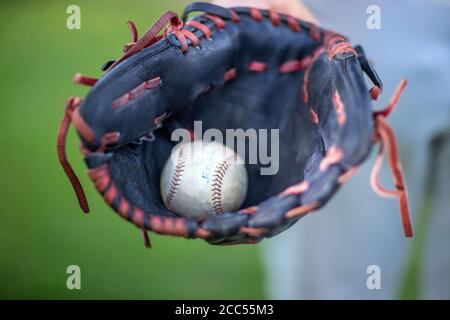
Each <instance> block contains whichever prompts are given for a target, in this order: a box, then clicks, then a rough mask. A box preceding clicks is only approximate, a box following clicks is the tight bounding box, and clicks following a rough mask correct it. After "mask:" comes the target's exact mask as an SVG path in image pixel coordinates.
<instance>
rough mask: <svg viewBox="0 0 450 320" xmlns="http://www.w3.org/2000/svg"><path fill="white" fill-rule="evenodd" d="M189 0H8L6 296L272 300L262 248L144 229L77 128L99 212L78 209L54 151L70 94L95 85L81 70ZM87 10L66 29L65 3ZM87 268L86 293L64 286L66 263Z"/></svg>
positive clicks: (81, 170)
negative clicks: (110, 203)
mask: <svg viewBox="0 0 450 320" xmlns="http://www.w3.org/2000/svg"><path fill="white" fill-rule="evenodd" d="M186 3H187V1H175V0H169V1H158V2H157V1H150V0H145V1H144V0H142V1H106V0H95V1H93V0H82V1H74V0H71V1H65V0H62V1H42V0H41V1H6V0H2V1H1V2H0V75H1V77H0V90H1V96H0V101H1V108H0V115H1V116H0V126H1V128H2V134H1V135H0V145H1V146H2V151H1V157H0V159H1V160H0V161H1V163H0V176H1V179H2V182H1V186H0V188H1V189H0V197H1V209H0V210H1V221H0V298H11V299H15V298H39V299H47V298H59V299H87V298H99V299H113V298H123V299H144V298H145V299H147V298H152V299H172V298H173V299H175V298H180V299H189V298H191V299H196V298H224V299H227V298H235V299H240V298H254V299H257V298H263V297H264V296H263V283H264V281H263V274H262V268H261V265H260V261H259V256H258V251H259V249H260V246H258V245H257V246H229V247H214V246H210V245H208V244H206V243H205V242H203V241H200V240H184V239H177V238H171V237H163V236H155V235H154V234H151V238H152V243H153V246H154V248H153V249H152V250H147V249H145V248H144V246H143V244H142V241H141V237H140V234H139V232H138V230H137V229H136V228H135V227H133V226H132V225H131V224H129V223H126V222H124V221H123V220H121V219H120V218H119V217H117V216H116V214H115V213H113V211H112V210H111V209H110V208H109V207H107V206H106V205H105V204H104V202H103V200H102V198H101V197H100V195H99V194H97V192H96V191H95V190H94V188H93V186H92V183H91V181H90V180H89V179H88V178H87V174H86V169H85V166H84V163H83V161H82V156H81V155H80V153H79V152H78V140H77V138H76V136H75V134H74V130H73V129H72V130H71V131H70V134H69V138H68V145H67V149H68V156H69V159H71V162H72V164H73V166H74V169H75V171H76V172H77V173H78V174H79V176H80V178H81V181H82V183H83V185H84V186H85V190H86V191H87V197H88V199H89V200H90V206H91V213H90V214H88V215H84V214H83V213H82V212H81V210H80V209H79V208H78V205H77V202H76V199H75V196H74V194H73V192H72V189H71V187H70V184H69V182H68V180H67V178H66V177H65V175H64V173H63V171H62V169H61V168H60V166H59V163H58V161H57V157H56V133H57V129H58V125H59V121H60V120H61V118H62V115H63V108H64V101H65V99H66V97H68V96H69V95H81V96H84V95H86V93H87V89H86V88H83V87H81V86H77V85H75V84H73V83H72V82H71V78H72V76H73V75H74V74H75V73H76V72H82V73H84V74H87V75H91V76H99V75H101V71H100V67H101V65H102V64H103V63H104V62H105V61H107V60H110V59H115V58H117V57H118V56H120V54H121V48H122V45H123V44H125V43H126V42H128V41H129V40H130V35H129V31H128V28H127V27H126V25H125V22H126V21H127V20H129V19H131V20H133V21H135V22H136V24H137V26H138V28H139V31H140V34H142V33H143V32H145V30H146V29H147V28H148V27H149V26H150V25H151V24H152V23H153V22H154V21H155V20H156V19H157V18H158V17H159V15H160V14H161V13H163V12H164V11H165V10H167V9H169V8H170V9H172V10H176V11H177V12H178V13H181V10H182V8H183V7H184V5H185V4H186ZM71 4H77V5H79V6H80V7H81V30H68V29H67V28H66V18H67V14H66V8H67V6H68V5H71ZM72 264H75V265H78V266H80V268H81V276H82V277H81V279H82V280H81V286H82V289H81V290H72V291H71V290H68V289H67V288H66V278H67V276H68V275H67V274H66V268H67V266H69V265H72Z"/></svg>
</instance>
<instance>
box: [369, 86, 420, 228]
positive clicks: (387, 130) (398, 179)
mask: <svg viewBox="0 0 450 320" xmlns="http://www.w3.org/2000/svg"><path fill="white" fill-rule="evenodd" d="M406 84H407V82H406V80H405V79H403V80H402V81H401V82H400V84H399V86H398V87H397V89H396V91H395V93H394V95H393V96H392V98H391V100H390V102H389V104H388V105H387V106H386V107H385V108H384V109H383V110H380V111H375V112H374V113H373V116H374V120H375V139H376V141H378V142H379V143H380V148H379V150H378V154H377V157H376V160H375V163H374V165H373V169H372V174H371V176H370V183H371V185H372V188H373V189H374V191H375V192H376V193H378V194H379V195H380V196H382V197H391V198H392V197H393V198H397V201H398V205H399V208H400V215H401V219H402V225H403V230H404V233H405V236H406V237H412V236H413V230H412V226H411V221H410V211H409V205H408V193H407V190H406V185H405V181H404V177H403V170H402V167H401V165H400V160H399V155H398V147H397V141H396V139H395V135H394V132H393V130H392V128H391V127H390V126H389V125H388V124H387V122H386V120H385V119H386V117H387V116H389V114H390V113H391V112H392V111H393V110H394V108H395V107H396V105H397V103H398V100H399V99H400V96H401V94H402V92H403V90H404V89H405V87H406ZM385 148H387V156H388V160H389V168H390V171H391V175H392V179H393V181H394V186H395V190H389V189H386V188H384V187H383V186H382V185H381V183H380V181H379V179H378V175H379V172H380V168H381V164H382V162H383V156H384V151H385Z"/></svg>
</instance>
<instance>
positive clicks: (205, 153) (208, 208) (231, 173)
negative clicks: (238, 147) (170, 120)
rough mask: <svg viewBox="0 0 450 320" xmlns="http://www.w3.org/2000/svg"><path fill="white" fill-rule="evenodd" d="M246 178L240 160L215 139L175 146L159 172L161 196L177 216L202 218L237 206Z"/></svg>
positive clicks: (237, 207) (242, 194)
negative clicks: (214, 140)
mask: <svg viewBox="0 0 450 320" xmlns="http://www.w3.org/2000/svg"><path fill="white" fill-rule="evenodd" d="M247 184H248V177H247V171H246V169H245V164H244V162H243V161H242V159H241V158H240V157H239V156H238V155H237V154H236V153H235V152H234V151H233V150H231V149H230V148H228V147H226V146H224V145H223V144H221V143H217V142H203V141H201V140H197V141H194V142H186V143H181V144H179V145H177V146H175V147H174V148H173V150H172V154H171V156H170V157H169V159H168V160H167V162H166V164H165V165H164V168H163V171H162V173H161V183H160V187H161V196H162V199H163V202H164V204H165V205H166V207H167V208H168V209H170V210H171V211H174V212H176V213H178V214H179V215H182V216H185V217H190V218H194V219H197V220H201V219H204V218H205V217H207V216H209V215H216V214H221V213H223V212H227V211H233V210H236V209H239V207H240V206H241V205H242V202H243V201H244V199H245V196H246V194H247Z"/></svg>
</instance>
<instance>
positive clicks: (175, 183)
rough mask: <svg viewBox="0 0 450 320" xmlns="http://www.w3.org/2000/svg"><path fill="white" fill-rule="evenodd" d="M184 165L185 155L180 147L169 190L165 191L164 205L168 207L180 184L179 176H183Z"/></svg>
mask: <svg viewBox="0 0 450 320" xmlns="http://www.w3.org/2000/svg"><path fill="white" fill-rule="evenodd" d="M185 167H186V157H185V155H184V151H183V148H180V150H179V151H178V160H177V164H176V166H175V169H174V173H173V176H172V180H171V181H170V188H169V192H168V193H167V195H166V199H165V200H166V201H165V203H166V206H167V208H169V209H170V204H171V202H172V201H173V199H174V198H175V195H176V194H177V192H178V188H179V186H180V183H181V178H182V177H183V173H184V170H185Z"/></svg>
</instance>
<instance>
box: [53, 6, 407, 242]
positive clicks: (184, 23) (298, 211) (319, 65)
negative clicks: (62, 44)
mask: <svg viewBox="0 0 450 320" xmlns="http://www.w3.org/2000/svg"><path fill="white" fill-rule="evenodd" d="M191 12H202V14H200V15H197V16H195V17H193V18H191V19H188V15H189V14H190V13H191ZM128 26H129V27H130V30H131V33H132V41H131V42H130V43H128V44H126V45H125V46H124V48H123V50H124V54H123V55H122V56H121V57H120V58H119V59H117V60H115V61H110V62H108V63H106V64H105V65H104V67H103V71H104V72H105V73H104V74H103V76H102V77H101V78H100V79H96V78H92V77H87V76H84V75H81V74H77V75H76V76H75V78H74V81H75V82H76V83H79V84H83V85H88V86H92V90H91V91H90V92H89V94H88V95H87V97H86V99H85V100H82V99H81V98H78V97H71V98H69V99H68V100H67V102H66V108H65V115H64V118H63V120H62V123H61V126H60V131H59V134H58V145H57V149H58V156H59V160H60V163H61V164H62V166H63V168H64V170H65V172H66V174H67V176H68V177H69V179H70V181H71V183H72V185H73V188H74V190H75V193H76V195H77V197H78V201H79V204H80V206H81V208H82V209H83V210H84V211H85V212H88V211H89V209H88V204H87V201H86V198H85V195H84V192H83V189H82V188H81V185H80V183H79V180H78V179H77V178H76V176H75V174H74V172H73V170H72V169H71V167H70V165H69V163H68V161H67V158H66V154H65V140H66V135H67V131H68V128H69V125H70V123H73V124H74V126H75V127H76V130H77V132H78V135H79V137H80V139H81V151H82V153H83V154H84V157H85V161H86V164H87V167H88V174H89V177H90V178H91V179H92V181H93V182H94V185H95V188H96V189H97V190H98V192H100V193H101V194H102V196H103V198H104V200H105V201H106V202H107V203H108V205H110V206H111V207H112V208H113V209H114V211H116V212H117V213H118V214H119V216H120V217H122V218H124V219H126V220H128V221H130V222H131V223H133V224H134V225H135V226H136V227H138V228H139V229H140V230H142V231H143V235H144V239H145V243H146V245H147V246H150V242H149V238H148V235H147V233H146V231H147V230H150V231H153V232H156V233H159V234H166V235H173V236H182V237H186V238H202V239H205V240H206V241H208V242H209V243H211V244H236V243H256V242H259V241H260V240H262V239H263V238H264V237H272V236H274V235H276V234H278V233H280V232H282V231H284V230H286V229H287V228H289V227H290V226H291V225H293V224H294V223H295V222H296V221H297V220H299V219H300V218H301V217H303V216H304V215H306V214H307V213H309V212H311V211H313V210H317V209H319V208H320V207H321V206H323V205H325V204H326V203H327V201H328V200H329V199H330V197H331V196H333V195H334V193H335V192H336V190H337V189H338V188H339V186H340V185H341V184H343V183H344V182H345V181H346V180H347V179H348V178H349V177H350V176H351V175H352V174H353V173H354V172H355V171H356V168H357V167H358V166H359V165H360V164H361V163H362V162H363V161H364V160H365V159H366V158H367V156H368V155H369V153H370V151H371V149H372V146H373V145H374V144H378V145H379V151H378V157H377V160H376V163H375V166H374V170H373V174H372V178H371V182H372V185H373V187H374V189H375V190H376V191H377V192H379V193H380V194H381V195H384V196H389V197H396V198H397V199H398V202H399V205H400V211H401V218H402V223H403V228H404V232H405V235H406V236H408V237H410V236H412V228H411V224H410V221H409V212H408V211H409V210H408V202H407V193H406V188H405V184H404V181H403V176H402V170H401V167H400V164H399V160H398V155H397V147H396V142H395V137H394V134H393V132H392V130H391V128H390V127H389V125H388V124H387V123H386V121H385V118H386V117H387V115H388V114H389V113H390V112H391V111H392V109H393V108H394V107H395V105H396V104H397V101H398V99H399V97H400V95H401V92H402V91H403V89H404V88H405V85H406V81H405V80H402V81H401V83H400V85H399V87H398V88H397V90H396V92H395V94H394V96H393V98H392V99H391V102H390V103H389V105H388V106H387V107H386V108H385V109H383V110H381V111H375V112H374V111H372V107H371V100H375V99H376V98H377V97H378V95H379V94H380V93H381V90H382V84H381V81H380V79H379V78H378V76H377V74H376V72H375V71H374V69H373V68H372V66H371V65H370V64H369V63H368V61H367V59H366V57H365V55H364V52H363V50H362V48H361V47H359V46H356V47H352V46H351V45H350V43H349V42H348V39H347V38H346V37H344V36H342V35H340V34H338V33H335V32H332V31H329V30H324V29H321V28H319V27H317V26H316V25H314V24H311V23H307V22H304V21H300V20H298V19H295V18H293V17H292V16H289V15H284V14H278V13H276V12H274V11H270V10H269V11H267V10H260V9H256V8H246V7H237V8H231V9H229V8H222V7H219V6H215V5H212V4H209V3H192V4H190V5H188V6H187V7H186V9H185V11H184V14H183V16H182V18H181V19H180V18H178V17H177V15H176V14H175V13H173V12H170V11H169V12H166V13H165V14H163V15H162V16H161V17H160V19H159V20H158V21H157V22H156V23H155V24H154V25H153V26H152V27H151V28H150V29H149V30H148V31H147V32H146V33H145V35H144V36H143V37H141V38H138V34H137V30H136V27H135V25H134V24H133V23H132V22H128ZM160 32H162V33H161V34H160ZM364 74H366V75H367V77H368V78H369V79H370V81H371V82H372V83H373V86H372V87H371V89H370V90H368V88H367V87H366V83H365V79H364ZM194 120H201V121H202V125H203V129H204V130H206V129H209V128H217V129H219V130H221V131H222V132H225V129H227V128H241V129H243V130H247V129H249V128H255V129H274V128H276V129H279V130H280V131H279V135H280V145H279V163H280V165H279V171H278V173H277V174H275V175H265V176H263V175H260V171H259V169H260V168H261V165H259V164H255V165H246V166H247V171H248V176H249V188H248V192H247V197H246V199H245V202H244V205H243V206H242V209H241V210H239V211H237V212H225V213H223V214H220V215H216V216H211V217H209V218H206V219H205V220H203V221H195V220H193V219H189V218H183V217H181V216H178V215H176V214H175V213H174V212H171V211H170V210H169V209H167V208H166V207H165V206H164V204H163V201H162V200H161V195H160V189H159V179H160V173H161V170H162V167H163V165H164V163H165V161H166V159H167V158H168V157H169V155H170V152H171V149H172V148H173V146H174V143H173V142H172V141H171V140H170V135H171V132H172V131H173V130H175V129H177V128H186V129H192V127H193V122H194ZM385 148H386V149H387V150H388V156H389V157H388V158H389V163H390V167H391V173H392V176H393V179H394V185H395V190H387V189H385V188H383V187H382V186H381V185H380V184H379V183H378V180H377V173H378V170H379V169H380V165H381V161H382V158H383V152H384V149H385Z"/></svg>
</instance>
